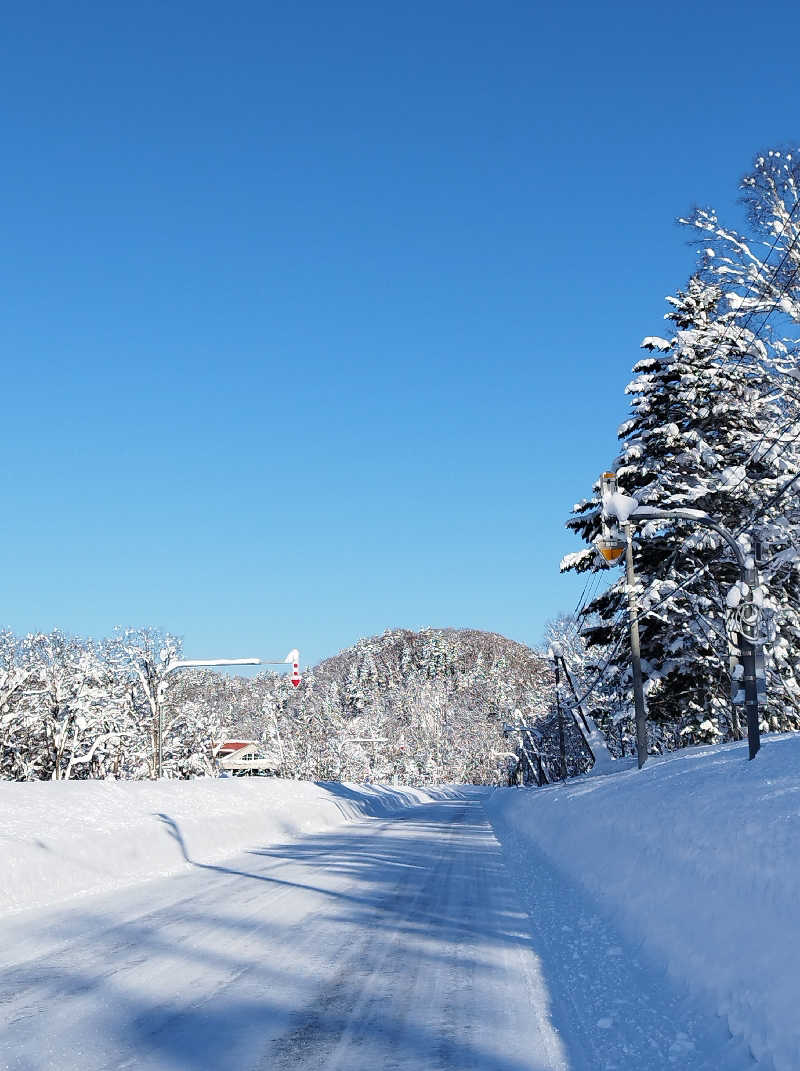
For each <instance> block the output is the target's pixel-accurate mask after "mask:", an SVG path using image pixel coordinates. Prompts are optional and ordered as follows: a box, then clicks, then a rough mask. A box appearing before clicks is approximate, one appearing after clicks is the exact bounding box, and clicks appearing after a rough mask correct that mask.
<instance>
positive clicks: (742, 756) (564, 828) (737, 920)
mask: <svg viewBox="0 0 800 1071" xmlns="http://www.w3.org/2000/svg"><path fill="white" fill-rule="evenodd" d="M486 809H487V811H488V812H489V814H490V817H491V819H492V821H493V822H494V823H495V826H496V829H497V832H498V835H499V836H500V838H501V839H502V840H505V841H506V842H508V839H509V837H510V838H511V840H512V843H514V844H515V845H516V847H515V850H517V849H518V848H519V849H522V850H524V840H525V839H526V838H527V839H529V840H531V841H533V842H535V844H536V845H537V846H538V847H539V848H541V849H542V850H543V851H544V852H545V854H546V855H547V856H548V857H549V858H550V859H551V860H552V861H553V863H554V864H555V865H556V866H557V867H558V868H559V869H562V870H563V871H564V872H565V873H567V874H569V875H570V876H571V877H572V878H574V879H577V880H578V881H580V882H581V883H582V884H583V885H584V886H585V887H586V888H587V889H588V890H589V891H590V893H591V894H592V895H593V897H594V898H595V899H596V901H597V902H598V904H599V905H600V906H601V907H603V908H605V909H606V911H607V912H609V913H610V914H611V915H612V916H613V920H614V923H615V925H617V926H619V927H620V928H621V929H623V930H625V931H627V935H628V937H630V938H632V939H633V940H635V941H636V942H637V943H641V944H643V946H644V948H645V950H646V951H647V952H649V954H650V955H651V958H654V959H655V960H656V961H657V962H661V963H666V965H667V967H668V969H669V972H670V974H671V975H673V977H675V978H677V979H679V980H681V981H682V982H683V983H684V984H685V985H686V986H687V987H688V988H689V990H690V991H691V992H693V993H694V994H695V995H696V996H697V997H698V998H699V999H701V1000H702V1001H703V1003H704V1004H705V1005H706V1006H709V1007H710V1008H716V1009H717V1011H718V1012H719V1014H720V1015H723V1016H725V1017H726V1018H727V1021H728V1024H729V1026H730V1030H731V1033H732V1034H733V1035H734V1036H741V1037H743V1038H744V1039H745V1041H746V1042H747V1043H748V1044H749V1045H750V1048H751V1049H752V1052H753V1055H754V1056H755V1057H756V1059H757V1060H762V1061H764V1064H765V1065H766V1066H768V1067H769V1066H772V1065H771V1064H770V1059H771V1060H772V1061H774V1067H775V1069H776V1071H798V1068H800V739H798V737H797V736H786V737H768V738H766V739H765V741H764V744H763V747H762V749H761V751H760V752H759V754H758V755H757V756H756V758H755V759H754V761H753V762H748V761H747V745H746V744H729V745H726V746H722V747H712V748H693V749H691V750H687V751H685V752H681V753H679V754H677V755H672V756H669V757H665V758H661V759H650V760H649V761H648V763H647V765H646V766H645V767H644V769H643V770H641V771H636V770H630V771H624V772H621V773H618V774H612V775H610V776H607V777H586V778H583V779H578V780H575V781H572V782H569V783H568V784H567V785H560V786H550V787H549V788H545V789H497V790H496V791H495V792H494V793H493V795H492V796H491V797H490V798H489V799H488V800H487V801H486ZM520 838H521V840H522V842H523V843H522V844H520V843H519V840H520Z"/></svg>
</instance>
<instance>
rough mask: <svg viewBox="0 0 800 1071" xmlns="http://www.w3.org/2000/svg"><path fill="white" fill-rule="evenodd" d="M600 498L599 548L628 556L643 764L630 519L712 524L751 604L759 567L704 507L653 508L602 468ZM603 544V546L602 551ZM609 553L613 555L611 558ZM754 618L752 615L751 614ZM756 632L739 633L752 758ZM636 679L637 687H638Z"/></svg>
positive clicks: (756, 735)
mask: <svg viewBox="0 0 800 1071" xmlns="http://www.w3.org/2000/svg"><path fill="white" fill-rule="evenodd" d="M600 482H601V489H602V501H603V535H602V536H601V537H600V539H598V540H597V541H596V542H597V546H598V550H599V551H600V553H601V554H602V555H603V557H604V558H605V560H606V561H608V562H613V561H616V560H618V559H619V558H620V557H621V555H622V550H623V549H625V551H626V559H627V587H628V601H629V605H630V607H631V653H632V656H633V657H632V661H633V675H634V699H635V702H636V741H637V750H638V751H639V768H640V769H641V767H642V765H643V764H644V758H643V756H642V750H641V749H642V744H644V749H645V750H644V756H645V757H646V754H647V733H646V720H645V714H644V698H643V691H642V686H641V663H640V656H639V626H638V620H637V615H636V606H635V599H634V596H633V582H634V577H633V552H632V549H631V530H632V524H631V519H635V520H637V521H638V520H642V521H644V520H654V521H662V520H663V521H682V522H684V523H687V524H695V525H699V526H700V527H702V528H710V529H711V530H712V531H713V532H716V534H717V535H718V536H719V537H720V538H721V539H722V540H723V541H724V542H725V543H727V544H728V546H729V547H730V548H731V550H732V551H733V555H734V558H735V559H736V563H737V565H738V566H739V574H740V580H741V582H742V585H743V590H744V591H745V592H747V594H746V595H745V599H746V600H747V601H748V602H751V603H752V600H753V591H754V589H755V588H756V587H757V585H758V571H757V569H756V566H755V561H754V560H753V558H751V557H745V554H744V551H743V550H742V548H741V546H740V545H739V543H738V542H737V540H736V537H735V536H734V535H733V533H732V532H729V531H728V529H727V528H725V527H724V526H723V525H721V524H720V523H719V521H715V520H714V518H713V517H709V516H708V514H707V513H703V512H702V511H701V510H693V509H688V510H687V509H683V510H682V509H675V510H668V509H658V508H657V507H653V506H640V505H639V503H638V501H637V500H636V499H635V498H631V497H629V496H628V495H623V494H621V493H620V492H619V491H618V490H617V478H616V474H615V473H613V472H604V473H603V475H602V477H601V481H600ZM611 521H618V522H619V523H621V524H622V526H623V527H624V529H625V532H626V536H627V538H626V540H625V542H624V543H623V541H622V540H621V539H620V538H619V537H618V536H615V533H614V531H613V528H612V525H611V524H610V523H609V522H611ZM604 547H605V549H604ZM609 555H611V556H609ZM751 620H752V617H751ZM754 641H755V636H753V635H748V633H747V631H746V630H745V629H742V630H740V631H739V646H740V649H741V655H742V669H743V671H744V672H743V680H744V695H745V698H744V708H745V713H746V716H747V741H748V746H749V755H750V758H751V759H753V758H755V756H756V754H757V753H758V750H759V748H760V747H761V732H760V729H759V715H758V684H757V680H756V648H755V642H754ZM637 677H638V685H637Z"/></svg>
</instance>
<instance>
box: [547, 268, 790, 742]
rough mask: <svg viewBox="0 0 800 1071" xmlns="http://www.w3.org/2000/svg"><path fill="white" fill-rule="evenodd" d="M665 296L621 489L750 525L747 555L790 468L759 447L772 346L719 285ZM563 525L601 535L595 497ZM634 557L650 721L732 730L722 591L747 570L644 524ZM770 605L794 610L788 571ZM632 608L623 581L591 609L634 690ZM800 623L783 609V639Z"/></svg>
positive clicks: (701, 734)
mask: <svg viewBox="0 0 800 1071" xmlns="http://www.w3.org/2000/svg"><path fill="white" fill-rule="evenodd" d="M668 301H669V304H670V305H671V310H670V312H669V313H668V314H667V318H668V319H669V320H670V321H671V323H672V326H673V329H672V331H671V332H670V335H669V337H668V338H666V339H665V338H660V337H649V338H646V339H645V340H644V342H643V343H642V345H643V347H644V348H645V349H646V350H648V351H649V353H650V356H648V357H646V358H645V359H643V360H641V361H639V362H638V364H637V365H636V366H635V368H634V372H635V373H636V378H635V379H634V380H633V381H632V382H631V383H630V384H629V386H628V388H627V392H628V393H629V394H630V395H631V396H632V402H631V409H632V414H631V418H630V419H629V420H628V421H626V422H625V423H624V424H623V425H622V427H621V428H620V431H619V435H620V438H621V440H622V449H621V453H620V455H619V457H618V458H617V461H616V463H615V468H616V471H617V475H618V478H619V480H620V485H621V487H622V489H624V491H625V493H627V494H630V495H633V496H635V497H636V498H637V499H638V500H639V501H640V502H641V503H643V504H647V505H651V506H658V507H661V508H664V509H694V510H701V511H703V512H706V513H708V514H709V515H710V516H712V517H714V518H716V519H717V520H719V521H721V522H722V524H723V525H725V526H726V527H727V528H729V529H730V530H732V531H734V532H737V533H738V532H740V531H741V530H744V534H743V536H742V539H743V543H744V545H745V549H748V550H749V549H750V548H749V543H748V542H747V533H748V532H749V530H750V521H751V517H752V516H753V515H754V514H756V515H757V514H758V511H759V508H760V506H761V505H762V504H763V503H764V502H765V501H766V500H767V498H768V496H769V495H770V494H771V493H773V492H774V490H775V488H776V487H778V486H779V485H780V480H781V478H782V475H783V472H784V470H785V457H783V456H779V455H778V454H776V452H775V451H774V450H771V449H769V448H768V447H766V448H765V444H764V441H763V432H764V430H765V428H767V427H769V426H770V425H771V424H772V423H773V421H775V420H779V419H780V415H781V414H780V404H781V402H780V399H779V398H776V397H775V391H774V389H773V387H774V372H773V369H772V366H771V354H770V353H769V351H768V350H767V347H766V346H765V344H764V343H763V340H761V339H759V338H757V337H756V335H755V333H754V331H752V330H750V329H746V328H744V327H743V325H742V323H741V317H740V315H739V311H738V305H737V303H736V302H733V303H732V302H730V301H729V300H727V299H726V297H725V296H724V294H723V292H722V290H721V288H720V287H719V286H718V285H716V283H715V282H713V281H712V282H710V283H709V282H708V281H706V280H705V279H704V278H702V277H701V276H700V275H695V276H693V277H692V278H691V279H690V281H689V284H688V286H687V288H686V290H685V291H683V292H680V293H679V294H678V295H677V296H675V297H673V298H670V299H668ZM759 523H760V527H759V532H763V531H764V530H765V529H764V524H763V523H762V522H759ZM567 526H568V527H569V528H570V529H572V530H573V531H575V532H577V533H578V534H580V535H581V536H582V537H583V538H584V539H585V540H586V541H587V542H591V541H592V540H593V539H594V537H595V536H596V535H597V534H598V533H599V503H598V501H597V500H594V501H589V502H584V503H580V504H579V505H578V506H577V507H576V509H575V513H574V516H573V518H572V519H571V520H570V521H568V524H567ZM769 532H770V535H771V537H772V540H773V548H774V549H775V550H781V549H783V548H784V547H785V546H786V544H787V543H788V542H789V541H790V533H788V532H787V530H786V528H785V527H784V528H783V529H782V530H776V529H775V526H774V525H773V526H771V527H770V528H769ZM776 539H777V540H778V541H779V542H777V543H776ZM780 541H782V544H781V542H780ZM634 559H635V567H636V572H637V577H638V579H639V581H640V582H641V587H640V595H639V597H640V607H641V611H642V616H641V619H640V632H641V641H642V655H643V669H644V673H645V678H646V691H647V694H648V705H649V714H650V717H651V718H653V719H654V720H656V721H660V722H662V723H670V724H671V725H673V726H675V727H676V728H677V731H678V732H679V733H681V734H682V735H683V737H684V740H685V741H688V740H701V739H714V738H716V737H717V736H718V735H719V733H720V732H722V733H723V734H727V732H729V726H728V723H727V718H728V711H729V681H728V673H727V659H728V651H727V642H726V632H725V597H726V594H727V591H728V589H729V588H730V586H731V584H732V583H733V582H734V581H735V580H736V578H737V575H738V573H737V570H736V567H735V565H734V564H733V563H732V562H731V561H730V555H729V553H728V552H727V550H726V548H725V545H724V543H723V542H722V541H721V540H720V538H719V537H717V536H716V535H715V534H714V533H713V532H709V531H708V530H706V529H699V528H692V527H691V526H688V525H685V524H667V523H665V522H650V523H647V524H640V525H639V526H638V529H637V538H636V540H635V547H634ZM596 562H597V559H596V557H595V554H594V551H593V550H588V549H587V550H585V551H583V552H580V553H579V554H576V555H569V556H568V557H567V558H566V559H565V560H564V562H563V563H562V568H566V569H577V570H578V571H583V570H585V569H587V568H590V569H594V568H599V565H597V564H596ZM787 579H788V589H787ZM772 603H773V605H777V604H781V605H782V606H783V605H785V604H787V603H794V605H797V602H796V592H795V580H794V578H793V577H788V578H787V577H784V581H783V583H782V585H781V586H779V589H777V590H774V591H773V592H772ZM625 604H626V600H625V596H624V586H623V582H622V579H619V580H617V581H616V582H615V583H613V584H612V585H611V587H610V588H609V589H608V590H607V591H605V592H603V593H602V594H601V595H600V596H599V597H598V598H596V599H595V600H594V601H593V602H592V603H591V604H590V605H589V606H588V607H587V608H586V613H587V615H596V622H595V623H594V624H591V625H590V626H589V627H588V628H587V629H586V637H587V640H588V642H589V643H590V644H592V643H594V644H600V645H602V646H604V647H606V648H608V649H610V650H612V651H614V650H616V653H615V654H614V655H613V658H612V663H611V668H610V676H611V677H612V678H613V676H614V675H615V674H616V675H617V676H618V677H621V678H622V681H623V683H624V684H625V685H627V680H628V672H629V671H628V654H629V652H628V646H627V643H626V641H625V630H626V628H627V622H626V616H625ZM797 625H798V622H797V620H796V616H795V614H794V612H791V613H788V614H783V615H779V619H778V624H777V628H778V633H779V635H782V636H786V635H789V636H791V637H792V646H794V642H795V640H796V636H797V631H796V630H797ZM772 714H773V716H782V705H778V704H774V706H773V710H772Z"/></svg>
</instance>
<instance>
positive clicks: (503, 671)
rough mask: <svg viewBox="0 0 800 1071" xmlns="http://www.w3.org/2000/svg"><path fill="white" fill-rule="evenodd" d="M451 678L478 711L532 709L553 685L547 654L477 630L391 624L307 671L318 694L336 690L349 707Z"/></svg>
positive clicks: (453, 686) (358, 707)
mask: <svg viewBox="0 0 800 1071" xmlns="http://www.w3.org/2000/svg"><path fill="white" fill-rule="evenodd" d="M434 680H441V681H445V682H449V685H450V687H449V688H448V691H452V692H454V693H456V694H459V695H461V696H462V697H464V699H465V700H466V699H470V700H471V701H472V703H473V704H474V706H475V709H476V710H477V711H482V712H483V713H489V712H491V711H497V712H502V713H503V714H506V715H507V714H509V713H510V712H511V709H513V708H514V707H519V708H520V709H521V710H522V711H524V712H525V713H526V714H528V713H530V714H535V713H536V711H538V710H539V708H540V703H541V690H542V687H543V686H545V685H546V684H547V685H548V686H549V682H550V672H549V666H548V664H547V661H546V659H544V658H543V656H542V655H541V654H540V653H539V652H537V651H535V650H533V649H531V648H530V647H526V646H525V644H522V643H517V642H515V641H514V640H509V639H506V637H505V636H500V635H499V634H498V633H496V632H480V631H478V630H477V629H457V628H443V629H433V628H425V629H422V630H421V631H419V632H412V631H411V630H410V629H387V630H386V631H385V632H384V633H383V634H382V635H380V636H372V637H370V638H368V639H362V640H359V641H358V642H357V643H355V644H354V645H353V646H352V647H348V648H347V649H346V650H344V651H341V652H340V653H339V654H337V655H334V656H333V657H332V658H327V659H325V660H324V661H323V662H320V663H319V665H317V666H315V667H314V669H313V670H312V671H311V672H310V674H309V683H310V684H311V683H312V682H313V685H312V688H313V691H314V692H317V691H318V690H319V689H320V688H322V689H324V690H325V691H326V693H327V694H328V695H329V696H330V695H333V694H338V697H339V700H340V702H341V703H342V706H343V709H344V710H345V711H350V712H351V713H355V712H357V711H359V710H361V709H362V708H363V706H364V705H365V703H367V702H369V701H370V700H374V699H375V698H376V697H377V696H380V695H381V694H382V693H385V692H391V691H393V690H395V689H398V688H400V689H411V690H412V691H413V690H414V688H415V687H418V686H419V685H420V684H422V683H424V682H428V681H434Z"/></svg>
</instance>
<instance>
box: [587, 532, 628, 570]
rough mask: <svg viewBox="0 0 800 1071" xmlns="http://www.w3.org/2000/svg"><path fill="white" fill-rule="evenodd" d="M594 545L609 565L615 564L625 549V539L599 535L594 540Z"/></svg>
mask: <svg viewBox="0 0 800 1071" xmlns="http://www.w3.org/2000/svg"><path fill="white" fill-rule="evenodd" d="M594 545H595V546H596V547H597V549H598V551H599V552H600V554H601V555H602V557H603V558H604V559H605V560H606V561H607V562H608V564H609V565H614V564H615V563H616V562H618V561H619V560H620V558H621V557H622V554H623V552H624V550H625V542H624V540H622V539H614V538H613V537H608V536H598V537H597V539H595V541H594Z"/></svg>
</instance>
